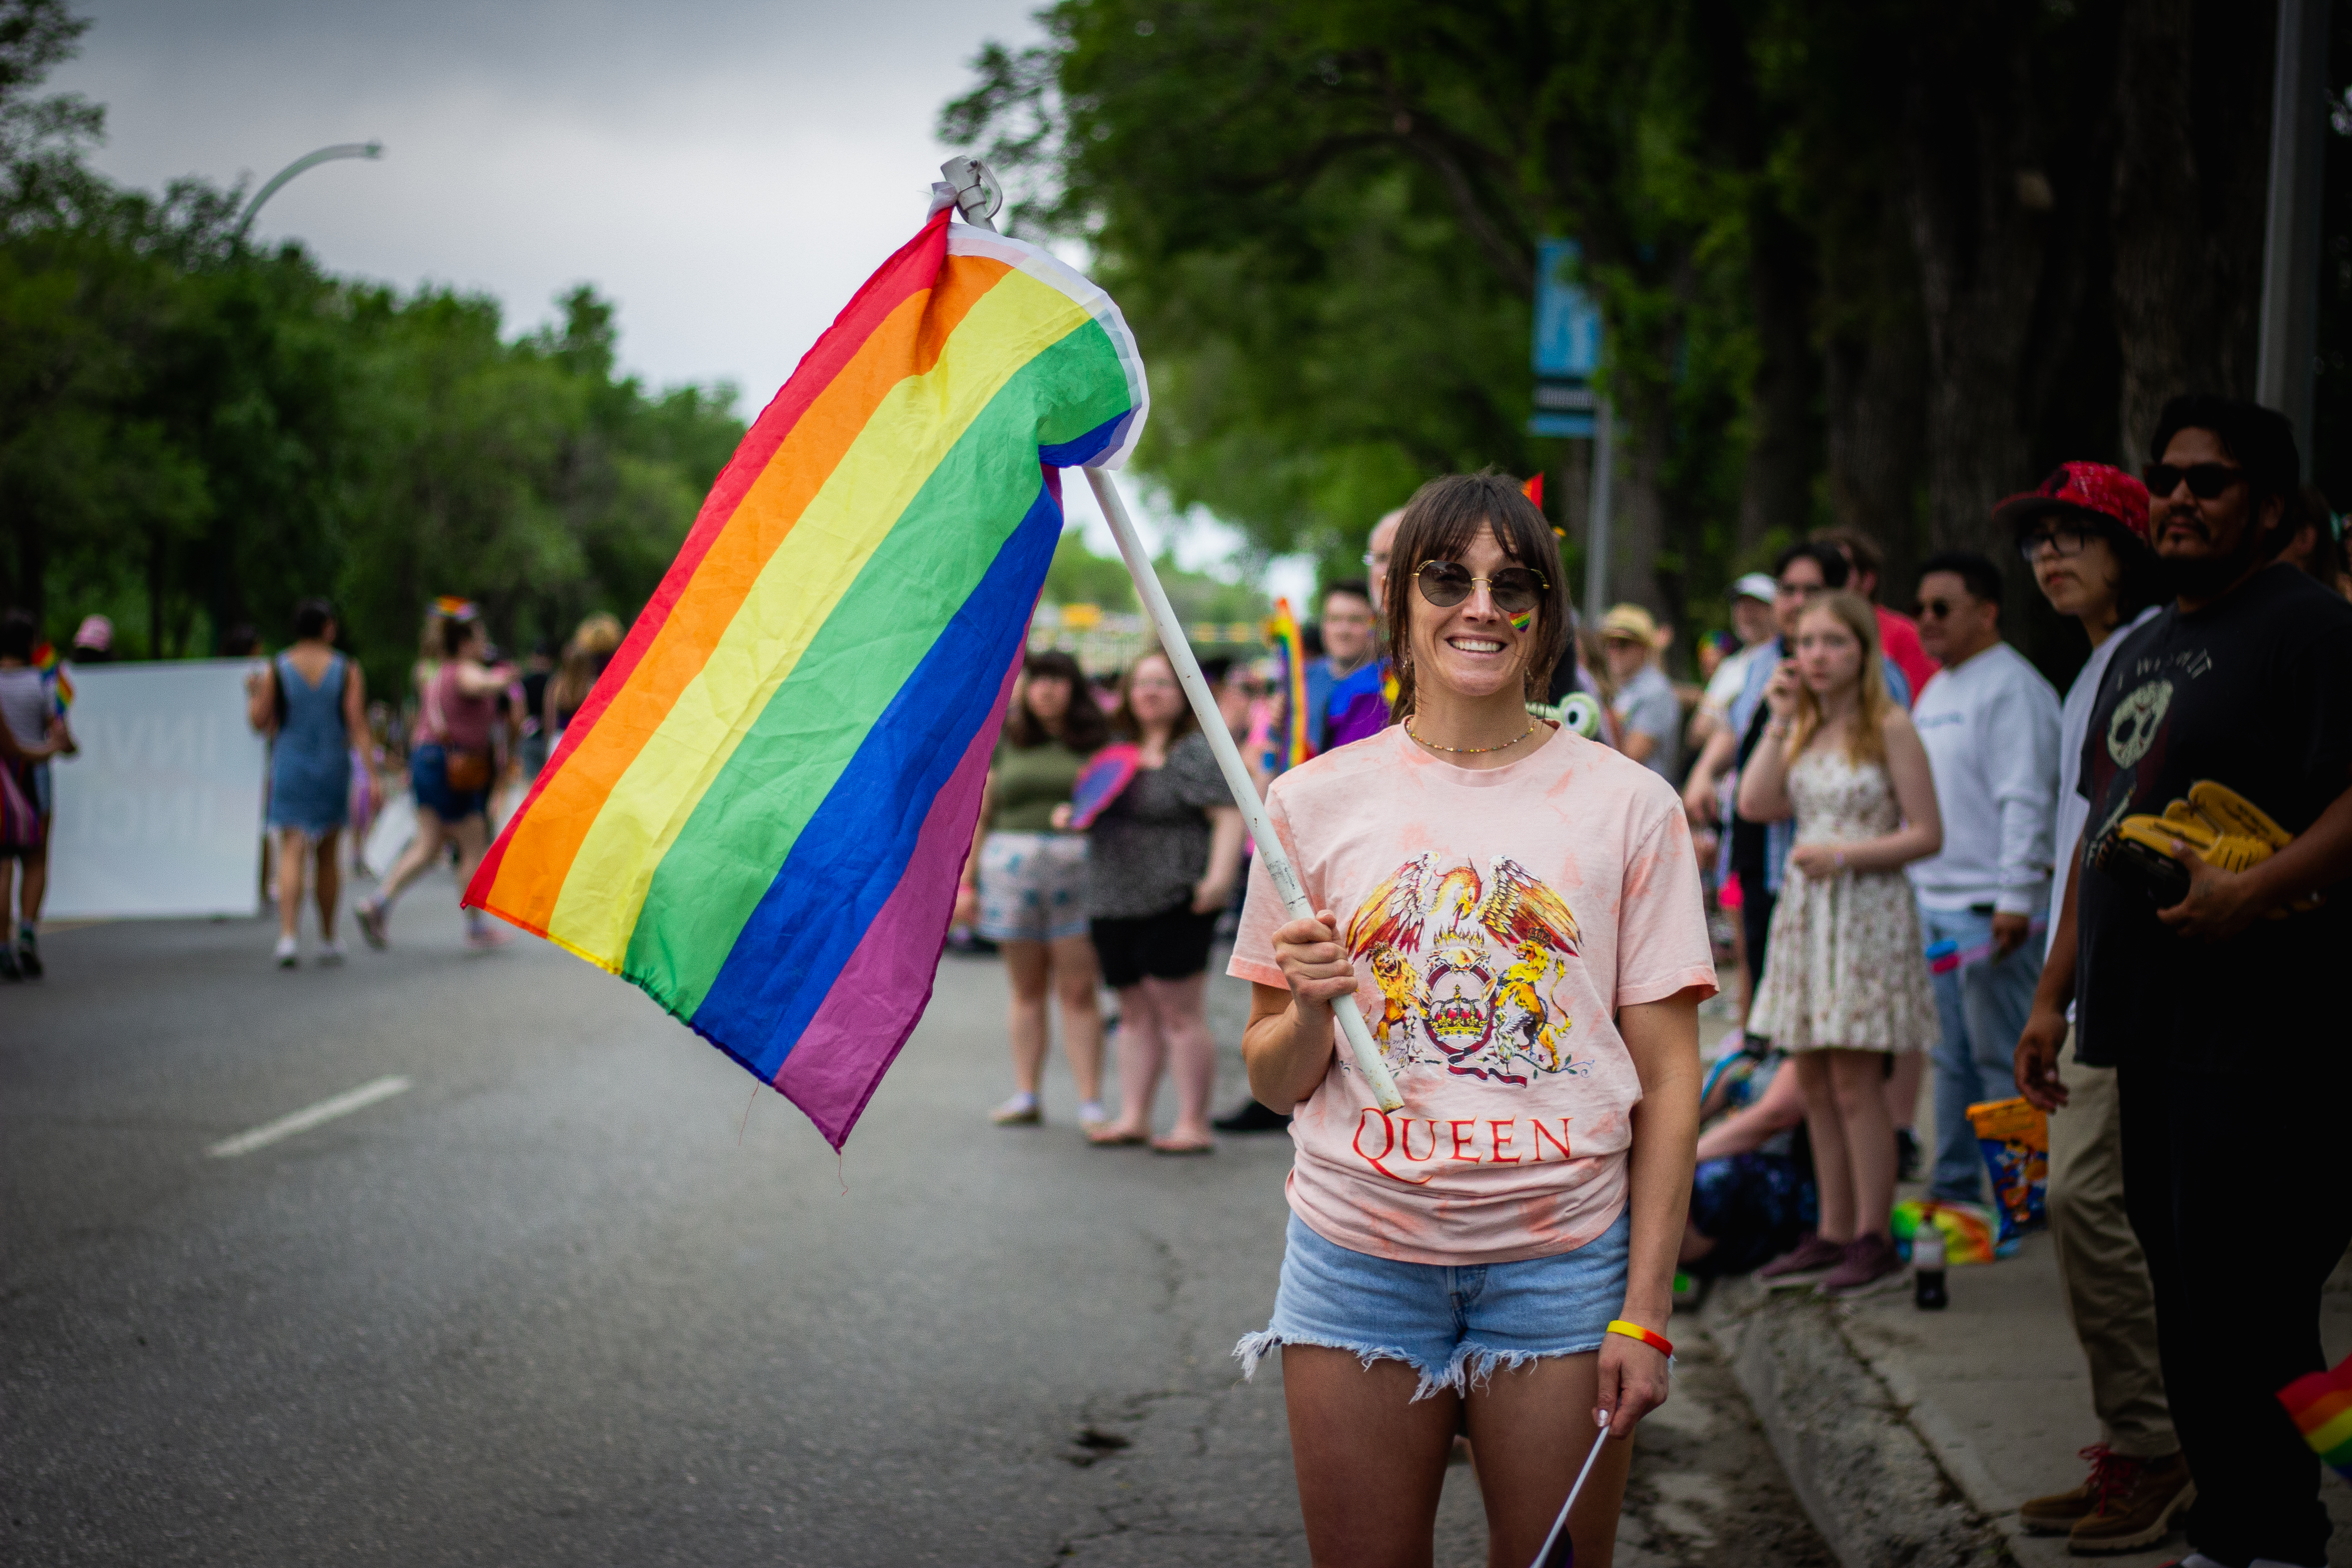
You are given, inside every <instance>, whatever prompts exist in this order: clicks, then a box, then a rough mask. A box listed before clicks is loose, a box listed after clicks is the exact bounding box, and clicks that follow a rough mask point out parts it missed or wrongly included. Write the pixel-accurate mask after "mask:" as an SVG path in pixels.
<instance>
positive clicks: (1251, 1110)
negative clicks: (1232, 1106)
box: [1209, 1100, 1290, 1132]
mask: <svg viewBox="0 0 2352 1568" xmlns="http://www.w3.org/2000/svg"><path fill="white" fill-rule="evenodd" d="M1209 1125H1210V1126H1212V1127H1213V1128H1215V1129H1216V1130H1217V1131H1220V1132H1279V1131H1283V1130H1284V1129H1285V1128H1286V1127H1288V1126H1289V1125H1290V1118H1289V1117H1287V1116H1285V1115H1284V1114H1283V1113H1282V1112H1281V1111H1279V1110H1270V1109H1268V1108H1267V1107H1265V1106H1263V1105H1260V1104H1259V1103H1258V1102H1257V1101H1256V1100H1244V1101H1242V1103H1241V1106H1240V1108H1239V1109H1238V1110H1235V1111H1234V1113H1233V1114H1232V1115H1230V1116H1220V1117H1218V1118H1217V1119H1216V1120H1215V1121H1212V1122H1210V1123H1209Z"/></svg>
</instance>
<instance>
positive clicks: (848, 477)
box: [466, 209, 1148, 1149]
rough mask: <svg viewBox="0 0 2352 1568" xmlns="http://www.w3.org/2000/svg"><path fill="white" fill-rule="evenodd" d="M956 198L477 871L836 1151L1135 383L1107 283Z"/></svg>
mask: <svg viewBox="0 0 2352 1568" xmlns="http://www.w3.org/2000/svg"><path fill="white" fill-rule="evenodd" d="M1147 405H1148V395H1147V392H1146V389H1145V384H1144V374H1143V362H1142V359H1141V356H1140V355H1139V354H1138V353H1137V352H1136V348H1135V342H1134V339H1133V337H1132V336H1131V335H1130V334H1129V331H1128V330H1127V324H1126V322H1125V321H1122V320H1121V319H1120V317H1119V313H1118V307H1117V306H1115V305H1114V304H1112V302H1111V300H1110V299H1109V297H1108V295H1106V294H1104V293H1103V292H1102V290H1100V289H1097V288H1095V287H1094V285H1093V284H1091V283H1089V282H1087V279H1084V278H1082V277H1080V276H1079V275H1078V274H1077V273H1076V272H1075V271H1073V270H1071V269H1070V268H1067V267H1066V266H1064V265H1063V264H1062V263H1061V262H1059V261H1057V260H1055V258H1053V257H1051V256H1049V255H1047V254H1046V253H1045V252H1044V251H1042V250H1039V249H1037V248H1035V247H1032V246H1029V245H1024V244H1023V243H1022V242H1020V241H1019V240H1015V239H1010V238H1006V237H1002V236H999V235H995V234H992V233H990V232H987V231H985V230H982V229H976V228H973V227H971V226H966V225H963V224H961V223H950V214H949V213H948V212H947V211H946V210H944V209H943V210H941V211H940V212H938V213H935V214H934V215H933V216H932V217H931V219H930V221H929V222H928V223H927V224H925V225H924V226H923V228H922V230H921V232H919V234H917V235H916V236H915V237H914V238H913V239H912V240H910V241H908V244H907V245H906V246H905V247H903V248H901V249H900V250H899V251H898V254H897V255H895V256H893V257H891V258H890V259H889V260H888V261H887V262H885V263H884V264H883V266H882V268H881V269H880V270H879V271H877V273H875V275H874V276H873V277H872V278H871V279H868V280H867V281H866V286H865V287H864V288H863V289H860V290H859V291H858V293H857V295H856V298H855V299H853V300H851V301H850V302H849V305H848V307H847V308H846V309H845V310H843V311H842V313H841V315H840V316H839V318H838V319H836V320H835V322H834V323H833V325H832V327H831V328H830V329H828V330H827V331H826V332H825V334H824V336H823V337H822V338H820V339H819V340H818V342H817V344H816V346H815V347H814V348H813V349H811V350H810V351H809V353H808V355H807V357H806V358H804V359H803V360H802V362H801V363H800V365H799V368H797V369H796V370H794V371H793V375H792V379H791V380H790V381H788V382H786V383H785V384H784V386H783V389H782V391H781V392H779V393H777V395H776V397H775V400H774V401H773V402H772V403H771V404H769V405H768V407H767V409H766V411H765V412H764V413H762V414H761V416H760V417H759V419H758V421H757V422H756V423H754V424H753V425H752V426H751V431H750V432H749V433H748V434H747V435H746V436H745V437H743V443H742V445H741V446H740V447H738V448H737V450H736V453H735V457H734V458H733V460H732V461H731V462H730V463H729V464H728V466H727V468H726V469H725V471H724V472H722V473H721V474H720V475H719V480H718V482H717V484H716V485H714V486H713V487H712V489H711V491H710V495H709V499H708V500H705V501H704V502H703V506H702V511H701V514H700V516H699V517H698V519H697V521H696V522H695V525H694V528H693V530H692V531H691V532H690V533H688V536H687V541H686V543H685V545H684V547H683V548H682V549H681V550H680V551H679V552H678V556H677V561H676V563H673V564H672V565H671V567H670V569H669V573H668V574H667V576H666V577H665V578H664V579H663V581H662V584H661V586H660V588H659V589H658V590H657V591H656V593H655V595H654V596H653V599H652V601H651V602H650V603H649V604H647V605H646V609H645V612H644V614H642V615H641V616H638V617H637V622H636V625H635V626H634V627H633V628H632V629H631V630H630V633H629V635H628V637H627V638H626V639H625V641H624V642H623V644H622V646H621V648H620V650H619V652H618V653H616V654H615V655H614V658H613V660H612V663H611V664H610V666H609V667H608V668H606V669H605V671H604V676H603V678H602V679H599V680H598V681H597V683H596V687H595V689H594V691H593V693H592V694H591V695H590V697H589V699H588V701H587V703H586V705H585V706H584V707H583V708H582V709H581V710H580V713H579V715H578V717H577V718H576V719H574V720H573V721H572V725H571V727H570V728H569V729H568V730H566V731H564V737H563V743H562V746H561V747H560V748H558V750H557V752H556V753H555V755H554V756H553V757H552V758H551V759H550V761H549V763H548V765H547V767H546V769H545V770H544V771H543V772H542V773H541V774H540V777H539V779H538V782H537V783H536V784H534V785H533V786H532V789H531V792H530V796H529V797H528V798H527V799H526V800H525V801H524V803H523V805H522V808H521V810H520V811H519V812H518V813H516V815H515V816H514V818H513V819H512V820H511V821H510V822H509V823H508V825H507V826H506V829H505V831H504V832H502V833H501V834H500V835H499V839H498V842H497V844H496V845H495V846H493V847H492V848H491V850H490V853H489V855H488V857H487V858H485V859H484V860H483V863H482V866H481V869H480V870H479V871H478V873H477V874H476V876H475V878H474V880H473V883H472V885H471V886H470V887H469V888H468V889H467V893H466V898H467V902H468V903H472V904H478V905H479V906H480V907H481V908H483V909H486V910H489V911H490V912H491V913H493V914H496V915H498V916H499V917H500V918H501V919H504V920H508V921H513V922H514V923H515V924H516V925H519V926H521V927H522V928H523V929H525V930H527V931H536V932H538V933H539V934H541V935H542V936H545V937H547V938H548V939H549V940H551V941H552V942H558V943H560V944H561V945H562V946H564V947H566V948H568V949H570V950H571V951H572V952H575V953H577V954H579V955H580V956H581V957H582V958H584V959H586V960H587V961H588V962H590V963H594V964H598V965H601V966H602V967H604V968H605V969H608V970H611V971H613V972H614V973H617V974H620V975H622V976H624V977H625V978H626V979H628V980H630V981H633V982H634V983H635V984H637V985H639V986H642V987H643V988H644V989H645V990H646V992H647V993H648V994H651V995H652V996H653V997H654V998H655V999H656V1001H658V1002H660V1003H661V1005H663V1006H665V1007H667V1009H669V1011H670V1012H671V1013H672V1014H673V1015H675V1016H677V1017H678V1018H680V1019H683V1020H684V1021H685V1022H686V1023H687V1024H688V1025H689V1026H692V1027H693V1028H694V1029H695V1030H696V1031H697V1032H698V1033H699V1034H701V1035H702V1036H703V1037H706V1038H707V1039H709V1041H710V1042H711V1043H712V1044H714V1045H716V1046H718V1047H719V1048H720V1049H721V1050H724V1051H725V1052H726V1053H727V1054H728V1055H730V1056H731V1057H733V1058H735V1059H736V1060H737V1061H739V1062H740V1063H742V1065H743V1066H744V1067H745V1068H748V1069H750V1070H751V1072H752V1073H754V1074H756V1075H757V1076H759V1077H760V1078H761V1079H764V1080H766V1081H767V1082H769V1083H771V1084H772V1085H774V1086H775V1088H776V1089H779V1090H780V1091H782V1093H783V1094H784V1095H786V1096H787V1097H788V1098H790V1099H791V1100H793V1102H794V1103H795V1104H797V1105H799V1106H800V1107H801V1109H802V1110H804V1111H806V1112H807V1113H808V1115H809V1117H810V1119H811V1120H812V1121H814V1122H815V1123H816V1124H817V1127H818V1129H819V1130H820V1131H823V1132H824V1135H825V1137H826V1139H827V1140H828V1141H829V1142H832V1143H833V1145H834V1146H835V1148H836V1149H838V1148H839V1147H841V1145H842V1143H843V1142H844V1141H845V1140H846V1138H847V1137H848V1135H849V1131H850V1129H851V1128H852V1127H853V1126H854V1125H855V1124H856V1120H857V1117H858V1114H859V1113H860V1112H861V1111H862V1110H864V1109H865V1106H866V1100H868V1099H869V1098H870V1097H871V1096H872V1094H873V1092H874V1089H875V1086H876V1085H877V1083H879V1082H880V1080H881V1077H882V1074H883V1072H884V1071H885V1070H886V1069H887V1068H888V1067H889V1065H890V1062H891V1060H892V1059H893V1058H895V1057H896V1056H897V1055H898V1048H899V1047H900V1046H902V1045H903V1044H905V1042H906V1038H907V1036H908V1034H909V1033H910V1032H911V1031H912V1030H913V1028H914V1026H915V1021H916V1019H917V1018H919V1016H921V1014H922V1010H923V1007H924V1005H925V1004H926V1003H928V1002H929V998H930V991H931V983H932V978H933V975H934V973H935V971H936V969H937V967H938V962H939V955H940V948H941V946H942V944H943V942H944V941H945V937H946V931H947V924H948V918H949V914H950V910H951V909H952V907H953V903H954V894H955V885H956V879H957V875H958V873H959V871H960V869H961V866H962V863H963V858H964V854H965V851H966V849H967V848H968V847H969V846H970V844H971V834H972V827H973V824H974V820H975V818H976V816H978V812H979V805H980V792H981V786H982V782H983V781H984V779H985V778H986V775H987V769H988V758H989V754H990V752H992V751H993V750H994V747H995V743H996V735H997V731H998V728H999V725H1000V723H1001V722H1002V720H1003V710H1004V701H1005V697H1006V694H1007V692H1008V691H1009V690H1010V689H1011V686H1012V682H1013V675H1014V673H1015V671H1016V670H1017V669H1018V668H1019V665H1020V659H1021V656H1022V652H1023V648H1024V637H1025V629H1026V626H1027V623H1028V619H1029V616H1030V613H1031V612H1032V611H1033V610H1034V607H1035V605H1036V600H1037V595H1038V592H1039V590H1040V589H1041V588H1042V587H1043V585H1044V584H1045V568H1046V566H1047V564H1048V563H1050V561H1051V560H1052V557H1053V553H1054V545H1055V542H1056V541H1057V540H1058V539H1059V538H1060V537H1061V530H1062V505H1061V482H1060V474H1059V472H1058V470H1059V469H1061V468H1067V467H1072V466H1078V465H1086V466H1100V467H1116V466H1117V465H1118V464H1119V463H1121V462H1123V461H1124V460H1125V459H1126V457H1127V455H1128V453H1129V451H1131V450H1132V449H1133V447H1134V444H1135V441H1136V438H1137V437H1138V436H1139V434H1140V432H1141V429H1142V425H1143V420H1144V415H1145V412H1146V408H1147Z"/></svg>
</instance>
